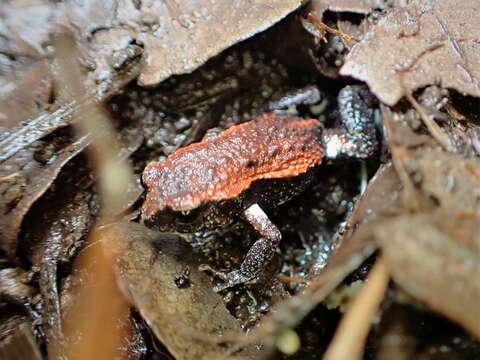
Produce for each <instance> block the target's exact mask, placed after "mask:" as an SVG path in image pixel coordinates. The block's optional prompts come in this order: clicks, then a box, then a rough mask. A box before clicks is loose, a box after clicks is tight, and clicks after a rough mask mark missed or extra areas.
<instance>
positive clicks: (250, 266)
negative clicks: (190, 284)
mask: <svg viewBox="0 0 480 360" xmlns="http://www.w3.org/2000/svg"><path fill="white" fill-rule="evenodd" d="M243 215H244V216H245V219H246V220H247V221H248V222H249V223H250V224H251V225H252V226H253V227H254V228H255V230H257V231H258V232H259V233H260V235H262V237H261V238H260V239H258V240H257V241H255V243H254V244H253V245H252V247H251V248H250V250H248V253H247V255H246V256H245V259H244V260H243V262H242V264H241V265H240V267H239V268H238V269H236V270H233V271H231V272H229V273H222V272H219V271H214V270H213V269H211V268H210V267H208V266H204V267H203V270H207V271H210V272H212V273H213V274H214V275H215V276H217V277H219V278H221V279H222V280H223V283H222V284H219V285H217V286H215V287H214V288H213V290H214V291H216V292H219V291H222V290H224V289H227V288H230V287H232V286H235V285H238V284H243V283H247V282H251V281H254V280H257V279H258V277H259V276H260V274H261V272H262V271H263V269H264V268H265V266H266V265H267V264H268V263H269V262H270V260H271V259H272V257H273V254H274V251H275V248H276V247H277V245H278V244H279V242H280V240H281V239H282V235H281V233H280V230H278V229H277V227H276V226H275V225H274V224H273V223H272V222H271V221H270V219H269V218H268V216H267V214H265V213H264V212H263V210H262V209H261V208H260V206H258V204H253V205H252V206H250V207H249V208H248V209H246V210H245V211H244V213H243Z"/></svg>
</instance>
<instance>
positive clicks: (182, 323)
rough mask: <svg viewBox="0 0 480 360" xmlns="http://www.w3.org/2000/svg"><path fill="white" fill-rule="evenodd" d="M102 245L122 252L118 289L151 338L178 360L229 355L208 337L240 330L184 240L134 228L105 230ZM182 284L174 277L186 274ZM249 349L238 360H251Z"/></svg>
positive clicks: (218, 337) (140, 227) (251, 351)
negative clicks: (147, 327)
mask: <svg viewBox="0 0 480 360" xmlns="http://www.w3.org/2000/svg"><path fill="white" fill-rule="evenodd" d="M105 231H106V234H105V238H104V239H105V240H104V241H116V242H117V243H118V244H119V246H120V247H121V248H122V250H120V254H119V258H118V268H117V272H118V278H119V281H120V284H121V285H120V286H121V288H122V289H123V291H124V292H125V294H126V296H127V297H128V298H129V299H130V300H131V302H132V303H133V305H134V306H135V308H136V309H137V310H138V311H139V312H140V314H141V315H142V317H143V318H144V319H145V320H146V321H147V323H148V324H149V325H150V327H151V329H152V330H153V332H154V333H155V335H156V336H157V337H158V338H159V339H160V340H161V341H162V342H163V343H164V344H165V346H166V347H167V348H168V349H169V351H170V352H171V353H172V354H173V355H174V356H175V358H176V359H196V358H199V359H209V358H212V357H213V356H221V355H222V354H224V353H225V352H226V351H227V348H225V347H224V346H222V345H220V344H217V343H215V342H214V341H213V340H212V339H218V340H219V339H221V336H222V335H223V334H227V333H228V334H231V333H233V332H238V333H239V337H241V336H242V335H241V333H240V326H239V323H238V322H237V320H236V319H235V318H233V317H232V315H230V313H229V312H228V311H227V309H226V308H225V306H224V304H223V301H222V298H221V296H220V295H218V294H216V293H214V292H213V291H212V284H211V282H210V280H209V278H208V277H207V276H206V275H205V274H204V273H202V272H200V271H199V270H198V265H199V261H198V256H196V255H195V254H193V253H192V251H191V249H190V247H189V246H188V245H187V243H186V242H185V240H183V239H182V238H181V237H179V236H176V235H168V234H162V233H158V232H155V231H151V230H148V229H146V228H145V227H143V226H141V225H137V224H117V225H112V226H111V227H108V228H107V229H106V230H105ZM186 268H188V271H187V274H188V275H187V278H188V281H187V282H186V284H185V286H180V285H179V283H178V281H176V279H178V278H179V276H182V274H183V276H185V274H186V272H185V269H186ZM254 354H257V356H258V353H257V352H256V351H255V350H254V349H253V348H251V349H248V350H245V351H242V352H241V353H238V354H236V358H239V359H246V358H248V359H250V358H254Z"/></svg>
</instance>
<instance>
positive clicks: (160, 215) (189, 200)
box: [142, 85, 378, 291]
mask: <svg viewBox="0 0 480 360" xmlns="http://www.w3.org/2000/svg"><path fill="white" fill-rule="evenodd" d="M338 105H339V113H340V120H341V127H340V128H338V129H324V128H323V126H322V124H321V123H320V121H318V120H316V119H302V118H292V117H288V116H283V115H279V114H275V113H267V114H264V115H262V116H260V117H258V118H256V119H254V120H251V121H249V122H246V123H242V124H240V125H235V126H232V127H230V128H229V129H227V130H225V131H223V132H221V133H219V134H218V135H216V136H215V137H211V136H210V137H208V138H206V139H204V140H202V141H201V142H198V143H194V144H191V145H188V146H186V147H184V148H180V149H178V150H177V151H175V152H174V153H172V154H171V155H170V156H169V157H168V158H167V159H166V160H165V161H163V162H153V163H150V164H148V165H147V167H146V168H145V169H144V171H143V175H142V181H143V184H144V187H145V188H146V190H147V193H146V199H145V202H144V204H143V206H142V220H143V222H144V223H145V224H146V225H147V226H150V227H155V228H157V229H159V230H162V231H172V230H175V231H180V232H193V231H199V230H208V229H214V228H217V227H219V226H222V225H227V224H229V223H231V222H233V221H235V220H236V219H238V218H239V217H243V218H244V219H245V220H246V221H247V222H249V223H250V224H251V225H252V226H253V227H254V228H255V229H256V230H257V231H258V233H259V234H260V236H261V237H260V238H259V239H258V240H257V241H256V242H255V243H254V244H253V245H252V247H251V248H250V250H249V251H248V253H247V255H246V257H245V259H244V261H243V262H242V264H241V265H240V267H239V268H238V269H235V270H233V271H231V272H229V273H226V274H224V273H220V272H215V274H216V275H217V276H219V277H220V278H221V279H222V280H223V283H222V284H220V285H218V286H216V287H215V288H214V290H215V291H221V290H223V289H226V288H229V287H232V286H235V285H237V284H241V283H245V282H250V281H253V280H256V279H257V278H258V276H259V275H260V274H261V271H262V270H263V268H264V267H265V265H267V264H268V262H269V261H270V260H271V258H272V256H273V254H274V250H275V247H276V246H277V245H278V244H279V242H280V240H281V238H282V235H281V233H280V231H279V230H278V228H277V227H276V226H275V225H274V224H273V223H272V222H271V221H270V220H269V218H268V216H267V214H266V213H265V212H264V211H263V210H262V209H263V208H268V207H272V206H276V205H279V204H282V203H284V202H286V201H288V200H289V199H291V198H292V197H294V196H296V195H298V194H299V193H301V192H302V191H303V190H305V189H306V188H307V187H308V185H310V183H311V181H312V179H313V178H314V177H313V176H312V172H313V170H314V169H315V167H317V166H318V165H320V164H321V163H322V161H323V160H324V159H327V160H329V159H330V160H333V159H338V158H351V157H354V158H359V159H365V158H367V157H369V156H371V155H372V154H374V153H375V151H376V150H377V148H378V141H377V135H376V129H375V124H374V119H373V118H374V110H373V106H374V97H373V96H372V95H371V94H370V92H369V91H368V89H367V88H366V87H365V86H361V85H354V86H347V87H345V88H343V89H342V90H341V91H340V93H339V95H338ZM210 270H211V269H210Z"/></svg>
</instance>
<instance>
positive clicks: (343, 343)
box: [323, 257, 390, 360]
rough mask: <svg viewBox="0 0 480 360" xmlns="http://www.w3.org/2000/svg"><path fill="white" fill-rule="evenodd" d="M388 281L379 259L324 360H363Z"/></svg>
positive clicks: (384, 263)
mask: <svg viewBox="0 0 480 360" xmlns="http://www.w3.org/2000/svg"><path fill="white" fill-rule="evenodd" d="M389 279H390V276H389V274H388V269H387V263H386V261H385V259H384V258H383V257H380V258H379V259H378V260H377V261H376V263H375V265H374V267H373V269H372V270H371V271H370V274H369V277H368V281H367V283H366V284H365V285H364V286H363V288H362V289H361V290H360V292H359V294H358V295H357V297H356V298H355V300H354V301H353V304H352V305H351V307H350V308H349V309H348V311H347V313H346V314H345V315H344V316H343V318H342V320H341V321H340V324H339V325H338V328H337V331H336V332H335V336H334V337H333V340H332V342H331V343H330V346H329V347H328V349H327V352H326V353H325V356H324V357H323V359H324V360H344V359H345V360H355V359H361V358H362V355H363V350H364V348H365V342H366V339H367V335H368V333H369V331H370V327H371V324H372V319H373V317H374V315H375V313H376V312H377V309H378V307H379V306H380V303H381V301H382V299H383V297H384V294H385V291H386V289H387V286H388V281H389Z"/></svg>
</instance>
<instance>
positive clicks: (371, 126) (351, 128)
mask: <svg viewBox="0 0 480 360" xmlns="http://www.w3.org/2000/svg"><path fill="white" fill-rule="evenodd" d="M375 104H376V99H375V97H374V96H373V95H372V94H371V93H370V91H369V90H368V88H367V87H366V86H364V85H349V86H346V87H344V88H343V89H342V90H341V91H340V93H339V95H338V107H339V110H340V120H341V127H340V128H339V129H327V130H325V131H324V133H323V136H322V143H323V148H324V149H325V157H326V158H327V159H338V158H357V159H366V158H368V157H370V156H371V155H373V154H374V153H375V152H376V151H377V149H378V146H379V144H378V139H377V131H376V126H375Z"/></svg>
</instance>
